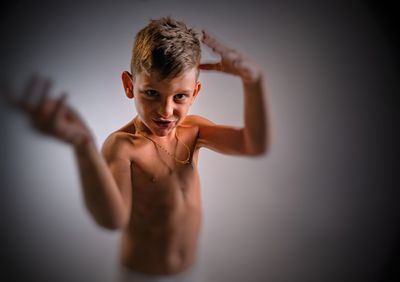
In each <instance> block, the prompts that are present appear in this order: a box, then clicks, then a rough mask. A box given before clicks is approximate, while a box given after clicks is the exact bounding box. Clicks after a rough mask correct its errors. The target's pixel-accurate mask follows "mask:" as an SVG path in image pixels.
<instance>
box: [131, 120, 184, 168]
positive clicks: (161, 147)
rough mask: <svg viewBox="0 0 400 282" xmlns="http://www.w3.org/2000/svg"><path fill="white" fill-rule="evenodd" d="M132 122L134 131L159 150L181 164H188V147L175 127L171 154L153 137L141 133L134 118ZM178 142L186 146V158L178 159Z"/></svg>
mask: <svg viewBox="0 0 400 282" xmlns="http://www.w3.org/2000/svg"><path fill="white" fill-rule="evenodd" d="M133 123H134V125H135V128H136V133H138V134H140V135H142V136H143V137H144V138H146V139H148V140H150V141H151V142H153V143H154V144H155V145H156V146H158V147H159V148H160V149H161V150H163V151H164V152H165V153H167V154H168V155H169V156H170V157H172V158H173V159H174V160H175V161H176V162H178V163H181V164H189V163H190V161H189V160H190V155H191V154H190V149H189V147H188V146H187V145H186V144H185V143H184V142H182V141H181V140H179V138H178V134H177V130H176V128H175V139H176V146H175V152H174V154H171V153H170V152H169V151H168V150H167V149H166V148H164V147H163V146H161V145H160V144H158V143H157V142H156V141H155V140H153V139H152V138H150V137H149V136H146V135H145V134H143V133H142V131H141V130H140V129H139V126H138V124H137V122H136V120H134V121H133ZM178 142H181V143H182V144H183V146H184V147H185V148H186V151H187V158H186V160H179V159H178V158H177V157H176V148H177V147H178Z"/></svg>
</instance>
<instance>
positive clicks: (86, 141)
mask: <svg viewBox="0 0 400 282" xmlns="http://www.w3.org/2000/svg"><path fill="white" fill-rule="evenodd" d="M72 146H73V147H74V150H75V151H77V152H82V151H85V150H87V149H89V148H90V147H93V146H95V142H94V139H93V137H92V136H91V135H90V134H87V135H82V136H79V137H78V138H76V139H75V140H74V141H73V143H72Z"/></svg>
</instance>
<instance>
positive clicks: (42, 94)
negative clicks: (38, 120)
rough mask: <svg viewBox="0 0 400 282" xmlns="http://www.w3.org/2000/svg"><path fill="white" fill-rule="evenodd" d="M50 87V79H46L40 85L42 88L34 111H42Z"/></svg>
mask: <svg viewBox="0 0 400 282" xmlns="http://www.w3.org/2000/svg"><path fill="white" fill-rule="evenodd" d="M50 88H51V81H50V79H46V80H45V81H44V83H43V85H42V90H41V92H40V94H39V99H38V103H37V106H36V110H35V111H36V112H38V113H39V112H42V111H43V110H44V107H45V105H46V101H47V100H48V98H47V97H48V96H49V90H50Z"/></svg>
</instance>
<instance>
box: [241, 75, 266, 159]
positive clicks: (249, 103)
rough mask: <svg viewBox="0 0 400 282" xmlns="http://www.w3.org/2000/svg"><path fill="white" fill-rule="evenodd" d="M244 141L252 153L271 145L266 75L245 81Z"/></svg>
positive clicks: (247, 149)
mask: <svg viewBox="0 0 400 282" xmlns="http://www.w3.org/2000/svg"><path fill="white" fill-rule="evenodd" d="M243 88H244V125H245V126H244V131H243V132H244V142H245V146H246V151H247V152H248V154H250V155H260V154H263V153H265V152H266V151H268V149H269V146H270V119H269V109H268V99H267V98H268V97H267V93H266V89H265V81H264V77H263V75H262V74H261V75H260V76H259V78H258V79H256V80H255V81H254V82H247V81H243Z"/></svg>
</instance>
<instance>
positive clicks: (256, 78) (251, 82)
mask: <svg viewBox="0 0 400 282" xmlns="http://www.w3.org/2000/svg"><path fill="white" fill-rule="evenodd" d="M263 77H264V74H263V72H262V71H261V70H259V71H254V72H253V73H252V74H251V75H248V76H246V77H241V79H242V81H243V84H244V85H245V86H247V87H252V86H256V85H260V84H261V83H262V80H263Z"/></svg>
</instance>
